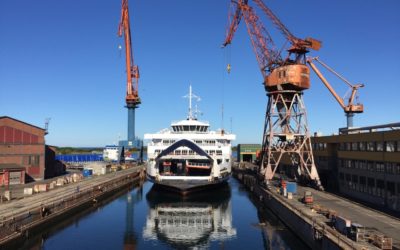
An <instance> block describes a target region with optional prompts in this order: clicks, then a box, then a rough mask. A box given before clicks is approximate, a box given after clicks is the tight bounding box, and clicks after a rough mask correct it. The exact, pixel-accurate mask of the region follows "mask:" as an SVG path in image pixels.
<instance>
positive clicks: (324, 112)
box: [0, 0, 400, 146]
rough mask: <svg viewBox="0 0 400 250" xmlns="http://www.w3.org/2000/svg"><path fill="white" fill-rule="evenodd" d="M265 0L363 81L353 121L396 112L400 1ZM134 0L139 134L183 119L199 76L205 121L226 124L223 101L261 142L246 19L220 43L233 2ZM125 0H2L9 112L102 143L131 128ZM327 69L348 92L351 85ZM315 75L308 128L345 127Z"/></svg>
mask: <svg viewBox="0 0 400 250" xmlns="http://www.w3.org/2000/svg"><path fill="white" fill-rule="evenodd" d="M266 3H267V4H268V6H269V7H270V8H271V9H272V10H273V11H274V12H275V14H276V15H277V16H278V17H279V18H280V19H281V21H282V22H283V23H284V24H285V25H286V26H287V27H288V29H289V30H290V31H291V32H292V33H293V34H294V35H296V36H298V37H300V38H304V37H308V36H311V37H314V38H316V39H319V40H322V41H323V47H322V48H321V50H320V51H317V52H312V53H311V54H310V55H312V56H319V57H320V58H321V60H323V61H324V62H326V63H327V64H329V65H330V66H332V67H333V68H334V69H335V70H336V71H338V72H340V73H341V74H342V75H343V76H345V77H346V78H347V79H349V80H350V81H351V82H353V83H359V82H361V83H364V84H365V85H366V86H365V88H363V89H361V90H360V101H361V102H362V103H363V104H364V107H365V112H364V113H363V114H360V115H357V116H356V117H355V119H354V124H355V125H356V126H367V125H377V124H383V123H391V122H399V120H400V119H399V117H400V109H399V108H398V90H399V86H398V84H399V82H398V77H397V74H398V73H399V72H400V62H399V59H398V58H400V52H399V49H398V48H397V42H398V41H399V40H400V28H399V23H400V15H399V14H398V13H399V11H400V1H397V0H385V1H375V0H352V1H345V0H338V1H317V0H304V1H278V0H271V1H268V2H266ZM129 4H130V15H131V29H132V36H133V37H132V39H133V48H134V57H135V63H136V64H138V65H139V68H140V73H141V78H140V80H139V85H140V87H139V94H140V96H141V99H142V104H141V106H140V108H139V109H137V111H136V119H137V122H136V134H137V135H138V136H139V137H143V134H144V133H152V132H156V131H159V130H160V129H162V128H165V127H168V126H169V124H170V122H171V121H172V120H179V119H181V118H184V117H185V116H186V112H187V105H188V104H187V100H186V99H183V98H182V96H184V95H185V94H187V92H188V86H189V83H192V85H193V90H194V93H196V94H197V95H199V96H201V97H202V101H201V102H200V103H199V109H200V110H201V111H202V112H203V113H204V115H203V116H201V117H200V119H201V120H207V121H209V122H210V123H211V125H212V128H213V129H217V128H220V127H221V125H222V121H221V120H222V119H221V106H222V104H224V127H225V129H227V130H230V129H231V127H232V129H233V132H234V133H235V134H237V141H236V143H261V140H262V130H263V122H264V115H265V107H266V103H267V97H266V95H265V91H264V89H263V86H262V85H261V82H262V77H261V73H260V71H259V69H258V65H257V62H256V59H255V56H254V54H253V51H252V49H251V44H250V39H249V36H248V35H247V31H246V29H245V25H244V22H243V23H241V25H240V27H239V29H238V31H237V32H236V35H235V37H234V40H233V43H232V46H231V48H229V49H227V50H222V49H221V48H220V44H221V43H222V41H223V40H224V35H225V28H226V25H227V12H228V6H229V1H228V0H226V1H222V0H220V1H215V0H204V1H189V0H186V1H184V0H171V1H164V0H152V1H144V0H137V1H135V0H130V3H129ZM120 5H121V2H120V1H119V0H114V1H98V0H97V1H96V0H81V1H70V0H68V1H67V0H59V1H51V0H41V1H31V0H19V1H10V0H9V1H7V0H4V1H0V116H2V115H7V116H11V117H14V118H17V119H20V120H23V121H26V122H28V123H32V124H34V125H37V126H44V121H45V118H46V117H51V122H50V131H49V132H50V133H49V134H48V135H47V136H46V141H47V143H48V144H51V145H58V146H104V145H106V144H110V143H114V142H117V141H118V138H119V137H120V138H121V139H124V138H126V133H127V132H126V131H127V122H126V121H127V110H126V109H125V108H124V96H125V84H126V78H125V65H124V54H123V51H119V50H118V45H120V44H122V45H123V40H122V39H120V38H118V37H117V28H118V22H119V18H120V7H121V6H120ZM257 13H258V14H259V15H260V16H262V13H261V12H260V11H257ZM264 24H265V26H266V27H267V29H268V30H269V31H271V33H272V35H273V38H274V41H275V42H276V43H277V44H278V47H280V46H281V45H282V44H283V42H284V39H283V37H282V35H281V34H280V33H278V32H277V31H276V29H275V27H274V26H272V25H271V23H270V22H269V21H268V20H266V19H264ZM229 58H230V60H229V62H230V63H231V65H232V71H231V73H230V74H229V75H228V74H227V73H226V70H225V68H226V63H227V62H228V59H229ZM327 76H328V75H327ZM328 79H329V80H330V81H331V83H332V85H333V86H334V87H335V88H336V89H337V91H338V93H339V95H341V96H343V95H344V93H345V92H346V87H345V85H344V84H343V83H341V82H339V80H337V79H336V78H333V77H328ZM311 80H312V83H311V84H312V86H311V88H310V89H309V90H307V91H305V94H304V101H305V104H306V106H307V110H308V122H309V126H310V130H311V131H312V132H315V131H319V132H322V133H323V134H332V133H337V131H338V128H339V127H344V126H345V124H346V119H345V116H344V113H343V111H342V110H341V108H340V107H339V105H338V104H337V103H336V101H335V100H334V99H333V97H332V96H331V95H330V93H329V92H328V90H327V89H326V88H325V87H324V86H323V85H322V83H321V82H320V81H319V80H318V79H317V78H316V76H315V75H312V78H311ZM230 120H232V124H231V122H230ZM231 125H232V126H231Z"/></svg>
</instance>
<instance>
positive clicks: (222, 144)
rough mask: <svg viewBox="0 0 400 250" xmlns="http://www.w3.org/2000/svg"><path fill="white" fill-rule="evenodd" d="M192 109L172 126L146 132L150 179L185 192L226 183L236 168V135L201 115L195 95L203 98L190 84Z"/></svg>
mask: <svg viewBox="0 0 400 250" xmlns="http://www.w3.org/2000/svg"><path fill="white" fill-rule="evenodd" d="M185 97H188V99H189V112H188V116H187V118H186V119H185V120H181V121H178V122H172V124H171V127H170V128H166V129H163V130H161V131H160V132H158V133H154V134H145V135H144V139H145V140H148V144H147V157H148V160H147V167H146V170H147V171H146V172H147V179H148V180H149V181H151V182H153V183H155V184H156V185H160V186H163V187H165V188H168V189H172V190H174V191H178V192H180V193H182V194H186V193H189V192H191V191H195V190H199V189H204V188H208V187H213V186H215V185H219V184H223V183H225V182H226V181H227V180H228V179H229V178H230V176H231V172H232V168H231V165H232V159H231V156H232V149H231V142H232V141H233V140H235V139H236V136H235V135H234V134H231V133H227V132H226V131H224V130H223V129H219V130H216V131H211V130H210V124H209V123H208V122H205V121H199V120H198V119H197V113H198V112H197V110H196V111H194V112H193V110H192V99H194V98H195V99H196V100H200V98H199V97H198V96H196V95H194V94H193V93H192V86H190V87H189V94H188V95H186V96H185Z"/></svg>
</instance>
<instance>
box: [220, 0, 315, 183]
mask: <svg viewBox="0 0 400 250" xmlns="http://www.w3.org/2000/svg"><path fill="white" fill-rule="evenodd" d="M249 2H250V1H249V0H237V1H231V7H230V12H229V25H228V29H227V32H226V37H225V41H224V43H223V47H225V46H227V45H228V44H231V42H232V39H233V36H234V34H235V31H236V30H237V28H238V25H239V24H240V21H241V20H242V19H244V21H245V23H246V27H247V31H248V34H249V36H250V39H251V43H252V47H253V50H254V53H255V55H256V58H257V62H258V65H259V67H260V70H261V74H262V76H263V80H264V82H263V84H264V88H265V90H266V92H267V96H268V105H267V110H266V115H265V123H264V133H263V143H262V151H261V160H260V166H259V175H260V177H261V178H262V179H263V180H264V181H265V183H266V184H268V183H269V181H270V180H271V179H272V178H273V176H274V174H275V172H276V170H277V168H278V166H279V164H280V162H281V160H282V157H283V156H284V155H288V156H289V159H290V160H291V162H292V165H293V166H294V167H297V171H296V172H297V175H298V176H299V178H301V180H304V181H307V182H312V183H313V184H314V185H315V186H316V187H318V188H320V189H322V186H321V182H320V178H319V175H318V172H317V169H316V166H315V164H314V157H313V153H312V147H311V138H310V132H309V129H308V124H307V117H306V108H305V106H304V103H303V91H304V90H307V89H308V88H310V70H309V68H308V66H307V65H306V54H307V53H308V52H309V50H319V49H320V47H321V42H320V41H318V40H315V39H313V38H306V39H300V38H297V37H296V36H294V35H293V34H292V33H291V32H290V31H289V30H288V29H287V28H286V27H285V25H284V24H283V23H282V22H281V21H280V20H279V19H278V17H277V16H275V14H274V13H273V12H272V11H271V10H270V9H269V8H268V7H267V6H266V5H265V4H264V2H263V1H262V0H252V2H253V3H254V4H255V5H256V6H258V8H259V9H260V10H261V11H262V12H263V13H264V14H265V15H266V16H267V17H268V19H270V20H271V21H272V23H273V24H274V26H275V27H276V28H277V29H278V30H279V31H281V33H282V34H283V35H284V37H285V38H286V39H287V40H288V42H289V43H290V47H289V48H288V49H287V55H283V52H282V51H278V50H277V49H276V48H275V44H274V42H273V40H272V37H271V36H270V34H269V32H268V31H267V29H266V28H265V27H264V25H263V23H262V22H261V20H260V18H259V17H258V16H257V14H256V12H255V10H254V8H253V7H252V6H250V5H249Z"/></svg>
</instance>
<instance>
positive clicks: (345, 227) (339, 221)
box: [334, 216, 351, 236]
mask: <svg viewBox="0 0 400 250" xmlns="http://www.w3.org/2000/svg"><path fill="white" fill-rule="evenodd" d="M334 220H335V221H334V225H335V229H336V230H337V231H339V232H341V233H342V234H344V235H346V236H347V234H348V233H349V230H350V226H351V220H349V219H346V218H344V217H342V216H336V217H334Z"/></svg>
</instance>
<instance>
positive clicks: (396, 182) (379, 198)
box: [312, 123, 400, 211]
mask: <svg viewBox="0 0 400 250" xmlns="http://www.w3.org/2000/svg"><path fill="white" fill-rule="evenodd" d="M312 142H313V143H312V144H313V149H314V157H315V162H316V165H317V168H318V173H319V174H320V177H321V181H322V183H323V185H324V186H325V188H327V189H328V190H332V191H336V192H339V193H340V194H343V195H345V196H348V197H351V198H354V199H357V200H360V201H365V202H368V203H372V204H375V205H379V206H383V207H386V208H388V209H391V210H395V211H400V123H394V124H386V125H379V126H370V127H362V128H349V129H341V130H340V133H339V135H331V136H314V137H313V138H312Z"/></svg>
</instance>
